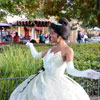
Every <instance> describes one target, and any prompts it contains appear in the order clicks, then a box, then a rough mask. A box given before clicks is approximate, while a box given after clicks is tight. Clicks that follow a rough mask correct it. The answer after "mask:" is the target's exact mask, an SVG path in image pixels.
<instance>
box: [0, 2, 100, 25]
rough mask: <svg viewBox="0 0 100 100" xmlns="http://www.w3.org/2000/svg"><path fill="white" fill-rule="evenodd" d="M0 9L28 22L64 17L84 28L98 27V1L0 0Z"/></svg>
mask: <svg viewBox="0 0 100 100" xmlns="http://www.w3.org/2000/svg"><path fill="white" fill-rule="evenodd" d="M0 9H3V10H5V11H7V14H11V15H12V16H13V15H23V14H24V15H25V16H26V17H27V18H28V19H30V20H34V18H35V17H46V18H48V17H49V16H56V17H57V18H59V17H66V18H68V19H69V20H70V19H71V18H74V19H78V20H81V21H83V26H86V27H87V26H90V27H94V26H99V27H100V1H99V0H0ZM7 14H6V15H7ZM3 17H4V16H3Z"/></svg>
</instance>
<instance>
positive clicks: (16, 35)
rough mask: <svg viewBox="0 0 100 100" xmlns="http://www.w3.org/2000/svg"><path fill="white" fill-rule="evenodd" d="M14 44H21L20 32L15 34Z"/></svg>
mask: <svg viewBox="0 0 100 100" xmlns="http://www.w3.org/2000/svg"><path fill="white" fill-rule="evenodd" d="M14 42H15V43H19V42H20V38H19V36H18V32H16V33H15V36H14Z"/></svg>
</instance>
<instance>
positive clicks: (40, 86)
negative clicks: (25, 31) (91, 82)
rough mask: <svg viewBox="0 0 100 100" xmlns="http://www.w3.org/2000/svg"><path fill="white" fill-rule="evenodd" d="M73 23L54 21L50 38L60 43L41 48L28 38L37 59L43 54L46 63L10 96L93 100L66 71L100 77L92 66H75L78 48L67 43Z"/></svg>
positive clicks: (14, 98) (35, 99) (13, 98)
mask: <svg viewBox="0 0 100 100" xmlns="http://www.w3.org/2000/svg"><path fill="white" fill-rule="evenodd" d="M70 29H71V28H70V24H69V22H68V20H67V19H66V18H61V19H59V22H58V23H57V24H55V23H51V25H50V41H51V43H55V44H56V45H55V46H53V47H51V48H50V49H46V50H44V51H42V52H37V51H36V49H35V47H34V45H33V44H32V43H30V42H27V44H26V46H28V47H29V48H30V51H31V53H32V56H33V57H34V58H35V59H40V58H43V62H44V66H43V69H42V70H41V71H39V72H38V73H37V74H35V75H31V76H29V77H28V78H27V79H26V80H25V81H24V82H23V83H22V84H20V85H19V86H18V87H17V88H16V89H15V90H14V92H13V93H12V94H11V96H10V99H9V100H90V99H89V96H88V95H87V93H86V92H85V90H84V89H83V88H82V87H81V86H80V85H79V84H78V83H77V82H75V81H74V80H73V79H71V78H70V77H68V76H67V75H65V71H66V72H67V73H68V74H70V75H73V76H76V77H86V78H91V79H100V73H99V72H96V71H94V70H91V69H87V70H84V71H79V70H77V69H75V67H74V63H73V58H74V51H73V49H72V48H71V47H69V46H68V45H67V44H66V41H67V40H68V37H69V36H70Z"/></svg>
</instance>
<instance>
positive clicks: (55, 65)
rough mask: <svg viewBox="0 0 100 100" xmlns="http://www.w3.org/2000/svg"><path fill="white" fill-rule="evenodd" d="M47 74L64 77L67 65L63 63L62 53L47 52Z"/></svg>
mask: <svg viewBox="0 0 100 100" xmlns="http://www.w3.org/2000/svg"><path fill="white" fill-rule="evenodd" d="M43 63H44V68H45V72H46V73H47V74H49V75H54V76H62V75H64V72H65V69H66V63H65V62H64V61H63V59H62V56H61V51H59V52H57V53H55V54H54V53H53V52H51V49H49V51H48V52H47V54H46V55H45V57H44V58H43Z"/></svg>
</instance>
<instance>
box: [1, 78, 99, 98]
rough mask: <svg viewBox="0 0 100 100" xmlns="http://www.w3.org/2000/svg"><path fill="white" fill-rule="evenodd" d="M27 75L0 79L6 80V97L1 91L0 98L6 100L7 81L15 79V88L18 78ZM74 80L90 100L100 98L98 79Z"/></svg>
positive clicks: (8, 94)
mask: <svg viewBox="0 0 100 100" xmlns="http://www.w3.org/2000/svg"><path fill="white" fill-rule="evenodd" d="M26 78H28V77H16V78H4V79H0V83H1V81H6V98H5V99H2V97H3V95H5V94H2V93H1V99H0V100H8V99H9V96H10V93H11V91H10V88H9V82H8V81H11V80H13V81H15V88H16V87H17V85H19V82H18V80H22V81H23V80H25V79H26ZM74 80H75V81H77V82H78V83H79V84H81V85H82V86H83V87H84V89H85V90H86V92H87V93H88V94H89V95H90V98H91V100H100V98H99V95H100V94H99V93H100V91H99V89H100V86H99V85H100V82H99V81H100V80H90V79H85V78H74ZM9 91H10V92H9Z"/></svg>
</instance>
